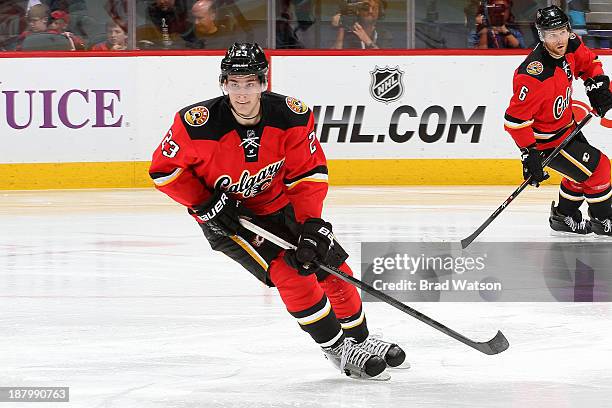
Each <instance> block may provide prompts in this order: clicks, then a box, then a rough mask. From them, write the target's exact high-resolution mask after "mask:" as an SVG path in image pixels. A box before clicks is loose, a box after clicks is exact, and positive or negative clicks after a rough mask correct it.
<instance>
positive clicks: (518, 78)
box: [504, 33, 603, 150]
mask: <svg viewBox="0 0 612 408" xmlns="http://www.w3.org/2000/svg"><path fill="white" fill-rule="evenodd" d="M601 74H603V69H602V66H601V61H600V60H599V59H598V58H597V56H596V55H595V54H594V53H593V52H592V51H591V50H590V49H588V48H587V47H586V46H585V45H584V44H583V42H582V40H581V39H580V38H579V37H577V36H576V35H575V34H573V33H572V34H570V38H569V42H568V46H567V52H566V54H565V55H564V56H563V57H561V58H559V59H556V58H553V57H552V56H551V55H550V54H549V53H548V51H547V50H546V49H545V48H544V44H543V43H539V44H538V45H537V46H536V47H535V48H534V49H533V51H532V52H531V53H530V54H529V56H528V57H527V58H526V59H525V61H523V63H522V64H521V65H520V66H519V67H518V69H517V70H516V71H515V72H514V80H513V93H514V94H513V96H512V99H511V100H510V106H509V107H508V109H507V110H506V115H505V123H504V128H505V129H506V130H507V131H508V132H509V133H510V135H511V136H512V138H513V139H514V141H515V142H516V144H517V145H518V146H519V147H527V146H529V145H531V144H533V143H537V144H538V149H540V150H544V149H548V148H552V147H555V146H557V145H558V144H559V143H561V141H563V139H564V137H565V136H567V135H568V134H569V132H570V131H571V129H572V128H573V126H572V125H573V124H574V120H573V115H572V81H573V79H574V78H581V79H582V80H585V79H587V78H589V77H593V76H596V75H601Z"/></svg>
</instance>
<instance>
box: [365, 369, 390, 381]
mask: <svg viewBox="0 0 612 408" xmlns="http://www.w3.org/2000/svg"><path fill="white" fill-rule="evenodd" d="M363 379H364V380H368V381H389V380H390V379H391V375H390V374H389V373H388V372H386V371H383V372H382V373H380V374H378V375H375V376H374V377H368V378H363Z"/></svg>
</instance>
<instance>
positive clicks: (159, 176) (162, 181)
mask: <svg viewBox="0 0 612 408" xmlns="http://www.w3.org/2000/svg"><path fill="white" fill-rule="evenodd" d="M183 170H184V169H181V168H177V169H175V170H174V171H173V172H172V173H169V174H168V173H151V174H150V176H151V179H153V183H155V185H156V186H158V187H162V186H167V185H168V184H170V183H172V182H173V181H174V180H176V179H177V178H178V177H179V176H180V175H181V173H182V172H183Z"/></svg>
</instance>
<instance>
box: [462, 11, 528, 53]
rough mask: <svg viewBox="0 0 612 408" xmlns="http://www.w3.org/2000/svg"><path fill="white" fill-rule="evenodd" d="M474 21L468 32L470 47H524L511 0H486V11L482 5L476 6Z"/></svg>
mask: <svg viewBox="0 0 612 408" xmlns="http://www.w3.org/2000/svg"><path fill="white" fill-rule="evenodd" d="M485 14H486V15H487V16H488V20H487V18H485ZM475 23H476V28H475V29H474V30H472V31H471V32H470V34H469V40H468V45H469V47H470V48H481V49H483V48H525V40H524V38H523V34H522V33H521V30H519V28H518V26H517V25H516V24H515V22H514V15H513V14H512V0H488V1H487V10H486V12H485V9H484V7H483V6H482V5H481V6H479V7H478V12H477V14H476V19H475Z"/></svg>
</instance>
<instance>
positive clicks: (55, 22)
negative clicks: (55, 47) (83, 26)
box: [48, 10, 85, 51]
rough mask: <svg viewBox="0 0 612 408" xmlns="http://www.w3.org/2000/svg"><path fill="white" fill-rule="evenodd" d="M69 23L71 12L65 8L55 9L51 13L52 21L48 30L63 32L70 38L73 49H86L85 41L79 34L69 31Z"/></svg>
mask: <svg viewBox="0 0 612 408" xmlns="http://www.w3.org/2000/svg"><path fill="white" fill-rule="evenodd" d="M68 24H70V14H68V13H67V12H65V11H63V10H55V11H53V12H52V13H51V23H49V29H48V31H49V32H50V33H57V34H62V35H63V36H65V37H66V38H68V40H69V41H70V43H71V44H72V48H73V50H78V51H83V50H85V41H83V39H82V38H81V37H79V36H78V35H75V34H73V33H71V32H70V31H68Z"/></svg>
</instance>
